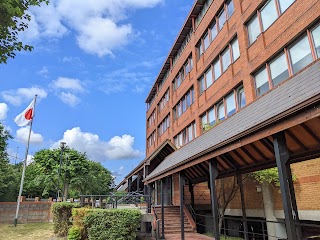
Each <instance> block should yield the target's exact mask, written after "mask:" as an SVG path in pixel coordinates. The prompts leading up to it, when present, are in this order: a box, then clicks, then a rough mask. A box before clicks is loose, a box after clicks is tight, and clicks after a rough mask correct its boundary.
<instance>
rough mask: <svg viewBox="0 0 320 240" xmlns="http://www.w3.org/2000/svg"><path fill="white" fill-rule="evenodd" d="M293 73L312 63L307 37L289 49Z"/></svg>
mask: <svg viewBox="0 0 320 240" xmlns="http://www.w3.org/2000/svg"><path fill="white" fill-rule="evenodd" d="M289 52H290V57H291V64H292V69H293V73H296V72H298V71H300V70H301V69H302V68H304V67H305V66H307V65H308V64H309V63H311V62H312V61H313V58H312V55H311V49H310V44H309V40H308V37H307V36H304V37H303V38H302V39H301V40H299V42H297V43H295V44H294V45H293V46H292V47H291V48H290V49H289Z"/></svg>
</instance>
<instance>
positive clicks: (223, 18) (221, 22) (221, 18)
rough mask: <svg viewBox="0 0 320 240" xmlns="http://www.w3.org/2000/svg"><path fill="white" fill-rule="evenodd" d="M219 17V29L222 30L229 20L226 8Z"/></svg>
mask: <svg viewBox="0 0 320 240" xmlns="http://www.w3.org/2000/svg"><path fill="white" fill-rule="evenodd" d="M218 19H219V30H221V29H222V28H223V25H224V24H225V23H226V21H227V15H226V12H225V11H224V9H222V10H221V12H220V14H219V15H218Z"/></svg>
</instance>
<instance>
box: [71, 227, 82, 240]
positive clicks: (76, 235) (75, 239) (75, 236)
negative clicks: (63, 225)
mask: <svg viewBox="0 0 320 240" xmlns="http://www.w3.org/2000/svg"><path fill="white" fill-rule="evenodd" d="M68 240H81V229H80V227H76V226H72V227H71V228H69V231H68Z"/></svg>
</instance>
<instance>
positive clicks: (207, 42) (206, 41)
mask: <svg viewBox="0 0 320 240" xmlns="http://www.w3.org/2000/svg"><path fill="white" fill-rule="evenodd" d="M203 44H204V51H206V50H207V48H208V47H209V45H210V39H209V35H208V34H206V36H205V37H204V39H203Z"/></svg>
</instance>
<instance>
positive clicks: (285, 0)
mask: <svg viewBox="0 0 320 240" xmlns="http://www.w3.org/2000/svg"><path fill="white" fill-rule="evenodd" d="M294 1H295V0H269V1H268V2H267V3H266V4H265V5H264V6H263V7H262V8H261V9H259V10H258V13H257V14H255V15H254V16H253V17H252V19H251V20H250V21H249V22H248V23H247V29H248V35H249V44H250V45H251V44H252V43H253V42H254V41H255V40H256V39H257V38H258V36H259V35H260V33H261V31H265V30H266V29H267V28H268V27H270V26H271V24H273V23H274V22H275V21H276V20H277V19H278V17H279V16H280V14H282V13H283V12H284V11H285V10H286V9H287V8H288V7H289V6H290V5H291V4H292V3H293V2H294ZM277 5H279V6H280V12H281V13H280V14H279V12H278V10H277V8H278V7H277ZM259 12H260V14H259ZM260 20H261V23H262V26H261V27H262V29H260V23H259V21H260Z"/></svg>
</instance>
